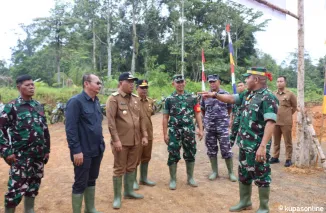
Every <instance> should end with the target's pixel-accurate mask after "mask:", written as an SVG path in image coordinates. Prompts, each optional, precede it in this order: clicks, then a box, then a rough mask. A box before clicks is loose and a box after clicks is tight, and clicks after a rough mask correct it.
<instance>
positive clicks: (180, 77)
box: [172, 74, 185, 82]
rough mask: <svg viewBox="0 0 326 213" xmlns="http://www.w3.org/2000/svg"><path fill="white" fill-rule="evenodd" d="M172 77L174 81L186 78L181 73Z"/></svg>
mask: <svg viewBox="0 0 326 213" xmlns="http://www.w3.org/2000/svg"><path fill="white" fill-rule="evenodd" d="M172 79H173V81H174V82H179V81H184V80H185V79H184V77H183V75H181V74H176V75H174V76H173V78H172Z"/></svg>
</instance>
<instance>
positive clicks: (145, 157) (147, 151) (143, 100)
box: [134, 80, 156, 190]
mask: <svg viewBox="0 0 326 213" xmlns="http://www.w3.org/2000/svg"><path fill="white" fill-rule="evenodd" d="M136 88H137V93H138V96H139V104H140V110H141V111H142V112H143V114H144V122H145V124H146V130H147V134H148V145H147V146H141V147H140V149H139V159H138V163H137V166H138V165H139V164H140V180H139V183H140V184H142V185H147V186H155V185H156V184H155V182H153V181H150V180H148V179H147V174H148V163H149V161H150V160H151V157H152V147H153V124H152V120H151V116H152V115H154V101H153V99H151V98H149V97H148V81H147V80H138V81H137V85H136ZM135 173H136V175H135V177H136V178H135V182H134V189H135V190H137V189H139V185H138V183H137V168H136V170H135Z"/></svg>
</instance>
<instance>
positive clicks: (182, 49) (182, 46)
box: [181, 0, 185, 76]
mask: <svg viewBox="0 0 326 213" xmlns="http://www.w3.org/2000/svg"><path fill="white" fill-rule="evenodd" d="M181 4H182V5H181V74H182V75H183V76H184V23H183V22H184V6H185V4H184V0H182V2H181Z"/></svg>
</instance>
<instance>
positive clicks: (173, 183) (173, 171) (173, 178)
mask: <svg viewBox="0 0 326 213" xmlns="http://www.w3.org/2000/svg"><path fill="white" fill-rule="evenodd" d="M169 170H170V184H169V188H170V189H171V190H175V189H176V188H177V164H176V163H174V164H172V165H171V166H169Z"/></svg>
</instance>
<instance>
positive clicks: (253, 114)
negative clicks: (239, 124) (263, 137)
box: [248, 104, 259, 121]
mask: <svg viewBox="0 0 326 213" xmlns="http://www.w3.org/2000/svg"><path fill="white" fill-rule="evenodd" d="M248 116H249V118H250V119H251V120H253V121H258V120H259V105H257V104H251V105H250V106H249V115H248Z"/></svg>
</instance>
